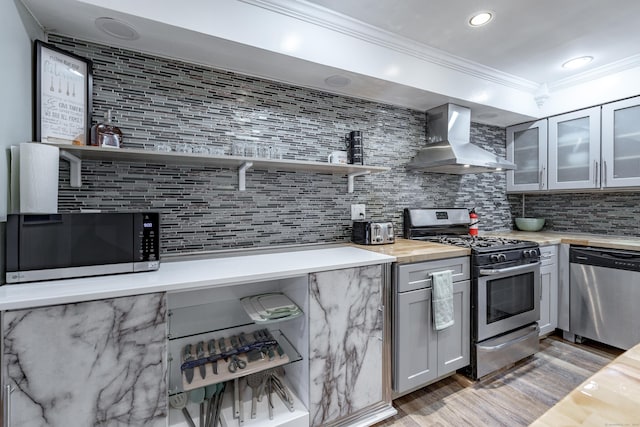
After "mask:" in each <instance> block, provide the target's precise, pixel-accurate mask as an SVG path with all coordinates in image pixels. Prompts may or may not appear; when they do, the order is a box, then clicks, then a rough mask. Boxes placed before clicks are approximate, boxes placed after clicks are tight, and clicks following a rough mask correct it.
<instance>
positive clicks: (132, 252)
mask: <svg viewBox="0 0 640 427" xmlns="http://www.w3.org/2000/svg"><path fill="white" fill-rule="evenodd" d="M6 238H7V240H6V248H5V249H6V251H5V254H6V282H7V283H24V282H34V281H41V280H53V279H66V278H72V277H85V276H99V275H104V274H116V273H133V272H140V271H151V270H157V269H158V268H159V266H160V215H159V214H158V213H155V212H136V213H133V212H132V213H112V212H105V213H61V214H13V215H8V216H7V229H6Z"/></svg>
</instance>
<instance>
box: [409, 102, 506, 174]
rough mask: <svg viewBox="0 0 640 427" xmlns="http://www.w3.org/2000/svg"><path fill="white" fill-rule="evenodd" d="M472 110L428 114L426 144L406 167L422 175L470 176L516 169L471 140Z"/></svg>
mask: <svg viewBox="0 0 640 427" xmlns="http://www.w3.org/2000/svg"><path fill="white" fill-rule="evenodd" d="M470 132H471V110H470V109H468V108H466V107H461V106H459V105H454V104H445V105H441V106H440V107H436V108H433V109H431V110H429V111H427V142H428V144H427V145H426V146H425V147H424V148H422V149H420V151H418V153H417V154H416V156H415V157H414V158H413V160H411V162H409V164H408V165H407V168H408V169H413V170H420V171H423V172H434V173H449V174H467V173H481V172H499V171H505V170H508V169H516V165H515V164H514V163H511V162H509V161H507V160H505V159H503V158H501V157H498V156H497V155H495V154H493V153H490V152H488V151H486V150H483V149H482V148H480V147H477V146H475V145H473V144H471V142H469V140H470Z"/></svg>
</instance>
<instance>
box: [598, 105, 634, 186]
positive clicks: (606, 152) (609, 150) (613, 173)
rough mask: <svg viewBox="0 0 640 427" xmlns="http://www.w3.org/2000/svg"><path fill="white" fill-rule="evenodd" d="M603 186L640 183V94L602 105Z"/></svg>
mask: <svg viewBox="0 0 640 427" xmlns="http://www.w3.org/2000/svg"><path fill="white" fill-rule="evenodd" d="M602 186H603V187H633V186H640V97H635V98H630V99H625V100H622V101H618V102H612V103H611V104H605V105H603V106H602Z"/></svg>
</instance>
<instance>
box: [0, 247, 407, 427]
mask: <svg viewBox="0 0 640 427" xmlns="http://www.w3.org/2000/svg"><path fill="white" fill-rule="evenodd" d="M225 255H226V256H217V257H215V256H214V257H212V256H211V254H208V255H201V256H195V257H192V258H188V259H184V258H182V259H180V260H175V261H171V262H165V261H164V260H163V263H162V265H161V267H160V269H159V270H158V271H153V272H144V273H132V274H121V275H112V276H100V277H91V278H79V279H69V280H58V281H50V282H39V283H31V284H20V285H7V286H3V287H2V288H0V310H1V315H2V334H3V352H2V372H3V375H2V376H1V380H2V389H3V392H4V396H3V397H4V404H3V407H4V408H5V410H4V411H3V414H4V418H5V419H4V420H3V424H2V425H4V426H7V427H8V426H11V425H14V426H15V425H51V426H63V425H64V426H65V427H66V426H76V425H77V426H84V425H96V424H118V425H153V426H165V427H166V426H167V425H171V426H176V427H177V426H183V425H185V426H186V425H188V424H185V418H184V417H183V414H182V413H181V411H180V410H178V409H172V410H169V403H170V402H171V399H170V398H169V396H173V395H179V394H181V393H183V392H185V391H187V390H190V389H188V388H183V383H182V380H181V378H182V377H183V376H184V370H183V369H182V368H181V364H182V362H183V358H182V357H183V353H185V352H186V350H185V349H186V348H189V346H188V345H187V344H193V345H194V347H193V348H195V344H196V343H198V342H209V341H211V340H217V341H220V339H221V338H225V339H227V342H228V338H229V337H231V336H233V335H240V334H242V333H246V334H248V335H249V336H251V335H252V333H253V332H254V331H255V330H257V329H263V328H265V327H266V325H259V324H254V322H253V321H252V320H251V318H250V317H249V316H248V313H246V314H244V313H241V312H242V309H240V310H236V308H237V307H239V306H240V304H239V300H241V299H242V298H244V297H246V296H249V295H254V294H266V293H273V292H279V293H283V294H285V295H287V296H288V297H289V298H290V299H291V300H292V301H294V303H295V304H297V305H298V306H299V307H301V308H302V312H303V313H304V315H303V316H299V317H297V318H294V319H293V320H289V321H287V322H280V323H278V324H272V323H270V324H269V325H268V328H269V329H270V330H271V331H273V333H274V335H276V336H278V337H280V336H281V335H283V336H284V334H286V337H285V338H283V339H284V340H287V341H288V342H289V343H290V347H291V346H292V347H293V349H292V350H291V353H290V354H291V356H292V358H291V361H292V362H293V363H292V364H290V365H287V366H286V367H285V369H286V373H287V377H288V378H289V379H290V381H291V382H290V383H289V385H290V387H291V389H292V390H293V392H294V395H295V396H297V398H296V399H295V402H296V410H295V412H294V413H291V412H290V411H289V410H287V409H286V408H285V407H284V406H283V405H281V404H280V403H281V402H279V401H277V400H276V402H275V403H274V405H276V407H275V408H274V412H275V417H276V418H275V419H274V421H273V423H276V424H281V423H286V424H287V425H292V426H294V425H296V426H305V427H306V426H308V425H321V424H322V425H325V424H327V423H331V422H334V421H337V420H341V419H349V420H352V422H351V421H350V422H351V424H353V425H363V426H364V425H370V424H372V423H374V422H376V421H379V420H382V419H384V418H386V417H388V416H390V415H392V414H394V413H395V410H394V409H393V408H392V406H391V399H390V386H389V378H388V374H386V372H387V371H385V369H384V366H388V364H389V360H388V359H389V351H388V344H385V340H386V339H388V338H385V337H387V336H388V334H387V333H386V332H385V331H386V329H387V328H389V324H388V321H387V320H386V316H385V313H384V310H383V308H384V307H385V306H386V305H387V304H388V297H387V296H388V291H387V284H386V283H387V277H388V273H387V271H388V266H389V265H390V263H391V262H393V261H395V258H394V257H393V256H389V255H384V254H376V253H373V252H370V251H364V250H361V249H358V248H354V247H350V246H347V245H314V246H313V247H302V248H292V247H289V248H285V249H284V250H281V251H277V250H273V249H271V250H263V251H257V250H254V251H251V250H248V251H233V252H232V253H230V254H229V253H226V254H225ZM203 309H205V310H203ZM225 310H226V311H225ZM329 312H330V313H331V315H330V316H329V317H327V313H329ZM338 319H339V320H338ZM202 325H204V326H203V327H202V328H201V326H202ZM347 338H348V339H347ZM283 347H285V348H287V351H289V348H290V347H287V346H286V345H285V343H284V342H283ZM296 349H297V351H296ZM356 350H357V351H356ZM189 353H191V351H190V350H189ZM207 354H209V355H210V356H211V350H209V353H207ZM347 354H348V355H349V357H348V358H347V357H346V356H347ZM287 356H289V354H287ZM197 357H198V358H200V357H201V356H197ZM281 357H282V356H281ZM346 359H348V360H346ZM345 360H346V361H345ZM327 367H331V370H328V369H327ZM354 372H355V373H356V374H355V375H353V373H354ZM347 373H351V374H350V375H347ZM198 375H201V374H200V373H198ZM211 375H214V374H213V373H211ZM242 375H243V372H238V377H239V378H240V380H242ZM176 378H177V381H176ZM202 378H203V379H204V378H205V377H204V376H203V377H202ZM209 378H210V379H209V382H208V384H216V383H218V382H221V381H226V377H225V378H222V377H218V376H213V377H209ZM243 383H244V380H242V382H241V383H240V384H243ZM236 384H237V383H236ZM202 386H204V383H203V384H202ZM236 387H237V385H236ZM231 388H234V389H235V387H228V389H231ZM201 389H202V388H201ZM246 389H247V388H246V386H245V391H246ZM333 390H337V391H338V393H332V391H333ZM342 396H348V397H349V400H348V401H345V400H344V399H343V397H342ZM230 399H231V398H230V397H229V398H225V403H224V405H223V408H222V409H223V413H225V411H226V412H228V410H227V408H228V407H229V406H230V403H229V402H230V401H231V400H232V399H231V400H230ZM241 399H243V400H245V405H244V406H245V408H246V407H247V403H246V399H248V402H249V404H250V403H251V397H250V396H247V394H246V393H244V394H242V393H241ZM264 401H265V402H266V401H267V399H264ZM186 403H187V406H188V409H189V412H190V413H191V414H192V415H193V417H194V418H195V419H196V422H197V421H198V419H197V414H198V406H199V405H198V404H197V403H194V402H192V401H188V402H186ZM265 405H266V404H263V405H262V408H263V409H262V410H259V411H258V418H262V419H264V417H265V416H266V410H267V407H266V406H265ZM278 405H280V406H278ZM172 407H173V406H172ZM289 414H293V415H294V416H295V419H293V418H292V417H291V416H290V415H289ZM280 416H283V417H284V418H278V417H280ZM285 419H286V420H289V421H285ZM70 420H72V421H70ZM247 421H248V420H247Z"/></svg>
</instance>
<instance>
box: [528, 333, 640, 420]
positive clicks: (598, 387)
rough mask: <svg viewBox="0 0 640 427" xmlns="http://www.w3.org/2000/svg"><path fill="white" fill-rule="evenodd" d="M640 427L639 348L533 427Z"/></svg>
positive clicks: (594, 378) (584, 385)
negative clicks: (638, 426) (639, 426)
mask: <svg viewBox="0 0 640 427" xmlns="http://www.w3.org/2000/svg"><path fill="white" fill-rule="evenodd" d="M638 424H640V344H638V345H636V346H635V347H632V348H631V349H629V350H627V351H626V352H624V353H623V354H621V355H620V356H618V357H617V358H616V359H615V360H613V361H612V362H611V363H609V364H608V365H607V366H605V367H604V368H602V369H601V370H600V371H598V372H596V373H595V374H594V375H593V376H591V377H590V378H588V379H587V380H585V381H584V382H583V383H582V384H580V385H579V386H578V387H576V388H575V389H574V390H573V391H572V392H571V393H569V394H568V395H567V396H566V397H565V398H563V399H562V400H561V401H560V402H558V403H556V404H555V405H554V406H553V407H552V408H551V409H549V410H548V411H547V412H545V413H544V414H543V415H542V416H541V417H540V418H538V419H537V420H536V421H535V422H534V423H533V424H531V426H532V427H556V426H598V427H600V426H637V425H638Z"/></svg>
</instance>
